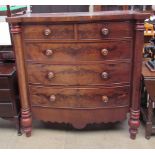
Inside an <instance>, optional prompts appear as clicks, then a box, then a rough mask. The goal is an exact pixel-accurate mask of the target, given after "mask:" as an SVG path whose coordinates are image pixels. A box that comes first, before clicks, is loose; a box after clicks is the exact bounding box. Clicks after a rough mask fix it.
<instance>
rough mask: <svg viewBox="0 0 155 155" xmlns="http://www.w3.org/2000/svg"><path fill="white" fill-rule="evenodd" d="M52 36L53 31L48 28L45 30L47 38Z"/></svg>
mask: <svg viewBox="0 0 155 155" xmlns="http://www.w3.org/2000/svg"><path fill="white" fill-rule="evenodd" d="M50 34H51V30H50V29H48V28H47V29H45V30H44V35H45V36H49V35H50Z"/></svg>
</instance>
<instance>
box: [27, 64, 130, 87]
mask: <svg viewBox="0 0 155 155" xmlns="http://www.w3.org/2000/svg"><path fill="white" fill-rule="evenodd" d="M130 68H131V64H130V63H127V62H120V63H110V64H101V63H100V64H82V65H81V64H79V65H47V64H46V65H45V64H30V63H29V64H28V68H27V71H28V80H29V83H35V84H44V85H106V84H114V83H117V84H118V83H120V82H121V83H124V82H125V83H126V82H130V71H131V69H130Z"/></svg>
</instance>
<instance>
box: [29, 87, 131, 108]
mask: <svg viewBox="0 0 155 155" xmlns="http://www.w3.org/2000/svg"><path fill="white" fill-rule="evenodd" d="M29 87H30V92H31V94H30V98H31V105H32V106H43V107H44V106H45V107H55V108H98V107H105V108H112V107H120V106H129V96H130V93H129V92H130V87H129V86H124V87H104V88H58V87H35V86H29Z"/></svg>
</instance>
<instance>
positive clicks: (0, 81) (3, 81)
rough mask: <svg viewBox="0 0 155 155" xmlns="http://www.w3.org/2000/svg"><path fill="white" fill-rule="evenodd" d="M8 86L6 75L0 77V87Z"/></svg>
mask: <svg viewBox="0 0 155 155" xmlns="http://www.w3.org/2000/svg"><path fill="white" fill-rule="evenodd" d="M8 88H10V86H9V79H8V78H7V77H0V89H8Z"/></svg>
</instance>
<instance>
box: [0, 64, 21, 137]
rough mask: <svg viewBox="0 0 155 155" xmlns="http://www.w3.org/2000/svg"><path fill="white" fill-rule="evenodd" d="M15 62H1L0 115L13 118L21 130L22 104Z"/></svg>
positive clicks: (19, 133)
mask: <svg viewBox="0 0 155 155" xmlns="http://www.w3.org/2000/svg"><path fill="white" fill-rule="evenodd" d="M17 86H18V85H17V77H16V69H15V64H11V63H0V117H1V118H4V119H9V120H13V121H14V122H15V124H16V127H17V131H18V135H21V132H20V105H19V98H18V87H17Z"/></svg>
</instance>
